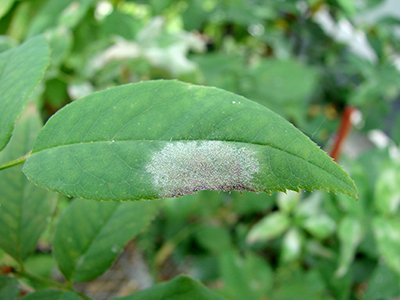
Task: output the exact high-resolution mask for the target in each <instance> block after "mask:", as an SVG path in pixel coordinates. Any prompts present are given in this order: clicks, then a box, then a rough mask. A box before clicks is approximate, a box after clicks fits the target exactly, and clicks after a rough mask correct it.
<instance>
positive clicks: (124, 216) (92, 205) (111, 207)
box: [53, 199, 160, 281]
mask: <svg viewBox="0 0 400 300" xmlns="http://www.w3.org/2000/svg"><path fill="white" fill-rule="evenodd" d="M159 204H160V202H156V201H152V202H148V201H137V202H125V203H119V202H94V201H86V200H81V199H76V200H74V202H73V203H72V204H71V205H70V206H69V207H68V209H67V210H66V211H65V213H64V215H63V216H62V217H61V219H60V222H59V223H58V225H57V228H56V231H55V236H54V243H53V247H54V255H55V258H56V261H57V264H58V267H59V268H60V270H61V272H62V273H63V274H64V276H65V277H66V278H67V279H68V280H72V281H86V280H90V279H93V278H95V277H97V276H99V275H101V274H102V273H103V272H105V271H106V270H107V269H108V268H109V267H110V266H111V264H112V263H113V261H114V260H115V259H116V258H117V256H118V255H119V254H120V253H121V251H122V250H123V248H124V246H125V244H126V243H127V242H128V241H129V240H130V239H132V238H133V237H135V236H136V235H138V234H139V233H140V232H142V231H143V230H144V229H145V228H146V227H147V225H148V224H149V222H150V221H151V220H152V219H153V218H154V217H155V214H156V212H157V210H158V208H159Z"/></svg>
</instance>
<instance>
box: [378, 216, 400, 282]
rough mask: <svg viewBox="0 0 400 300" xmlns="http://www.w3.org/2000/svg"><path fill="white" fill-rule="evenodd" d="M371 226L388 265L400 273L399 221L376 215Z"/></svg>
mask: <svg viewBox="0 0 400 300" xmlns="http://www.w3.org/2000/svg"><path fill="white" fill-rule="evenodd" d="M372 227H373V230H374V234H375V239H376V243H377V245H378V249H379V251H380V253H381V255H382V257H383V258H384V259H385V261H386V263H387V264H388V266H389V267H391V268H392V269H393V270H395V271H396V272H397V273H398V274H400V257H399V255H398V254H399V251H400V221H399V220H397V219H388V218H384V217H376V218H374V220H373V223H372Z"/></svg>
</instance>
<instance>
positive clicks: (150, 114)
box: [24, 81, 357, 201]
mask: <svg viewBox="0 0 400 300" xmlns="http://www.w3.org/2000/svg"><path fill="white" fill-rule="evenodd" d="M24 173H25V174H26V176H27V177H28V178H29V179H30V180H32V181H33V182H35V183H36V184H37V185H39V186H42V187H45V188H47V189H50V190H53V191H57V192H59V193H62V194H66V195H69V196H74V197H79V198H83V199H92V200H116V201H121V200H138V199H158V198H165V197H175V196H179V195H187V194H192V193H194V192H196V191H198V190H205V189H208V190H224V191H230V190H239V191H242V190H248V191H254V192H267V193H271V192H275V191H286V190H288V189H289V190H294V191H298V190H299V189H306V190H314V189H322V190H332V191H333V192H335V193H337V192H341V193H344V194H347V195H349V196H351V197H354V198H357V189H356V187H355V185H354V182H353V181H352V180H351V179H350V177H349V176H348V174H347V173H346V172H344V171H343V170H342V168H341V167H340V166H338V165H337V164H336V163H335V162H333V160H332V159H331V158H330V157H329V156H328V155H326V153H325V152H323V151H322V150H321V149H319V147H318V146H317V145H316V144H315V143H314V142H312V141H311V140H310V139H309V138H308V137H307V136H305V135H304V134H303V133H301V132H300V131H299V130H297V129H296V128H295V127H294V126H293V125H292V124H290V123H289V122H287V121H286V120H284V119H283V118H281V117H280V116H278V115H277V114H275V113H273V112H272V111H270V110H269V109H268V108H266V107H264V106H262V105H260V104H257V103H255V102H253V101H251V100H248V99H246V98H244V97H241V96H238V95H235V94H232V93H230V92H227V91H224V90H220V89H216V88H211V87H203V86H196V85H192V84H187V83H182V82H179V81H147V82H141V83H135V84H129V85H125V86H119V87H115V88H110V89H108V90H104V91H101V92H97V93H94V94H92V95H89V96H86V97H84V98H82V99H80V100H77V101H75V102H74V103H72V104H70V105H67V106H66V107H64V108H63V109H61V110H60V111H59V112H57V113H56V114H55V115H54V116H53V117H52V118H50V120H49V121H48V122H47V124H46V125H45V126H44V127H43V129H42V131H41V132H40V134H39V136H38V138H37V139H36V142H35V144H34V146H33V149H32V152H31V154H30V156H29V157H28V158H27V161H26V163H25V165H24Z"/></svg>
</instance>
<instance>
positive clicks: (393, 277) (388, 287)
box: [363, 264, 400, 300]
mask: <svg viewBox="0 0 400 300" xmlns="http://www.w3.org/2000/svg"><path fill="white" fill-rule="evenodd" d="M399 286H400V276H399V274H397V273H395V272H393V271H392V270H391V269H390V268H389V267H388V266H387V265H386V264H379V265H378V266H377V267H376V268H375V271H374V272H373V273H372V274H371V276H370V279H369V280H368V284H367V290H366V292H365V294H364V297H363V299H365V300H369V299H373V300H375V299H377V300H378V299H395V298H398V297H399V296H400V288H399Z"/></svg>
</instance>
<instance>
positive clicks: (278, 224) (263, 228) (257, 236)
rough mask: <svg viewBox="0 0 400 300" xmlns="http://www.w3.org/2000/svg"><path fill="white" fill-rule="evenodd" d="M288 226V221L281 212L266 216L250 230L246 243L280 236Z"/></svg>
mask: <svg viewBox="0 0 400 300" xmlns="http://www.w3.org/2000/svg"><path fill="white" fill-rule="evenodd" d="M289 225H290V219H289V217H288V216H287V215H285V214H283V213H281V212H275V213H272V214H269V215H267V216H266V217H264V218H263V219H262V220H261V221H259V222H258V223H257V224H256V225H254V226H253V228H251V230H250V232H249V234H248V235H247V242H248V243H255V242H262V241H268V240H271V239H274V238H276V237H278V236H280V235H282V234H283V233H284V232H285V231H286V230H287V229H288V228H289Z"/></svg>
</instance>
